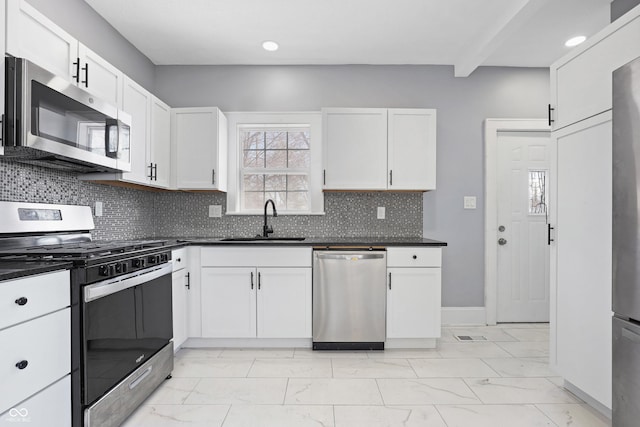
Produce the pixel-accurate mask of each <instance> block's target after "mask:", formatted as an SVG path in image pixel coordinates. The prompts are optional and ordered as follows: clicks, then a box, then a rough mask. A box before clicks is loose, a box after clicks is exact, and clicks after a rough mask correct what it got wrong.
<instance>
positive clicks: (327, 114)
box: [322, 108, 387, 190]
mask: <svg viewBox="0 0 640 427" xmlns="http://www.w3.org/2000/svg"><path fill="white" fill-rule="evenodd" d="M322 127H323V132H322V135H323V142H324V188H325V189H328V190H386V188H387V110H386V109H384V108H325V109H323V110H322Z"/></svg>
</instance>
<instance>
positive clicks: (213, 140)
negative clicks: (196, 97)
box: [171, 107, 227, 191]
mask: <svg viewBox="0 0 640 427" xmlns="http://www.w3.org/2000/svg"><path fill="white" fill-rule="evenodd" d="M171 144H172V156H171V157H172V158H173V159H174V160H175V165H174V167H173V172H174V176H175V187H176V188H177V189H179V190H217V191H227V118H226V117H225V116H224V114H222V112H221V111H220V110H219V109H218V108H216V107H207V108H174V109H173V110H172V112H171Z"/></svg>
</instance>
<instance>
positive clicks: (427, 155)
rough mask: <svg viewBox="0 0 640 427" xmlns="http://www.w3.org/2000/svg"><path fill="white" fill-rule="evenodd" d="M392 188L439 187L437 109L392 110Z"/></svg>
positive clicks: (390, 149) (390, 187) (389, 128)
mask: <svg viewBox="0 0 640 427" xmlns="http://www.w3.org/2000/svg"><path fill="white" fill-rule="evenodd" d="M388 135H389V136H388V140H387V143H388V162H389V166H388V167H389V184H388V187H387V188H388V189H389V190H434V189H435V188H436V161H435V159H436V110H433V109H392V110H389V112H388Z"/></svg>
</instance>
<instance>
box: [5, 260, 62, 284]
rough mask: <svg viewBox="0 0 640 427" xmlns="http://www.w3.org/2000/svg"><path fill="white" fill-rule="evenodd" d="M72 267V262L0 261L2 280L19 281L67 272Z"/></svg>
mask: <svg viewBox="0 0 640 427" xmlns="http://www.w3.org/2000/svg"><path fill="white" fill-rule="evenodd" d="M72 266H73V264H72V263H70V262H40V261H20V260H13V261H0V280H11V279H19V278H20V277H25V276H31V275H34V274H41V273H48V272H50V271H56V270H67V269H69V268H71V267H72Z"/></svg>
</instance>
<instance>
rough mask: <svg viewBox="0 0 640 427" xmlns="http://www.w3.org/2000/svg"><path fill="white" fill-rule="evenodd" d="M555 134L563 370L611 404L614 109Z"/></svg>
mask: <svg viewBox="0 0 640 427" xmlns="http://www.w3.org/2000/svg"><path fill="white" fill-rule="evenodd" d="M554 137H555V138H556V139H557V147H558V154H557V158H558V178H557V203H558V205H557V230H556V231H557V234H556V242H555V243H556V245H557V261H556V263H555V265H556V267H557V272H556V287H557V289H556V290H555V292H553V290H552V294H555V295H556V299H557V300H556V304H557V306H556V307H555V308H554V307H552V311H555V312H556V316H557V323H556V324H557V331H556V333H557V339H556V342H557V344H556V345H557V363H558V373H559V374H560V375H561V376H562V377H564V378H565V379H566V380H567V381H569V382H570V383H572V384H573V385H575V386H576V387H578V388H580V389H581V390H582V391H584V392H585V393H588V394H589V395H590V396H591V397H593V398H595V399H597V400H598V401H599V402H600V403H602V404H603V405H605V406H606V407H608V408H611V333H612V332H611V251H612V243H611V239H612V237H611V236H612V234H611V233H612V160H611V158H612V150H611V140H612V127H611V112H606V113H603V114H600V115H598V116H596V117H593V118H591V119H588V120H584V121H582V122H580V123H578V124H576V125H572V126H569V127H567V128H565V129H563V130H561V131H557V132H554ZM552 274H553V273H552Z"/></svg>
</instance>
